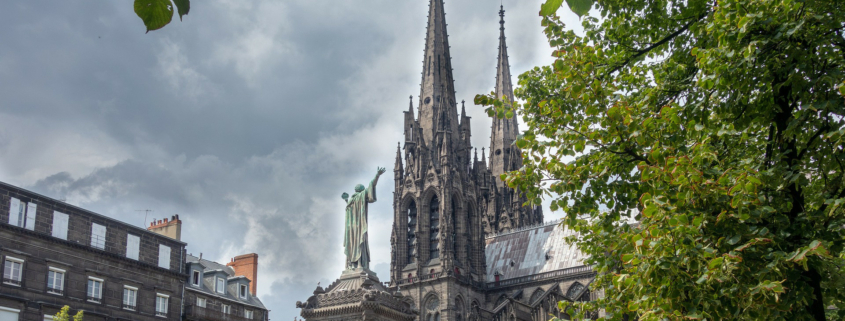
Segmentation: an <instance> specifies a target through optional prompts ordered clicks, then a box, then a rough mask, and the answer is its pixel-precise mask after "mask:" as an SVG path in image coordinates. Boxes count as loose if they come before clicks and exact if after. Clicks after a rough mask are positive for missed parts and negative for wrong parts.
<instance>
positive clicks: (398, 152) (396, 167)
mask: <svg viewBox="0 0 845 321" xmlns="http://www.w3.org/2000/svg"><path fill="white" fill-rule="evenodd" d="M399 146H400V143H396V164H394V166H393V170H394V171H395V172H397V173H399V176H398V177H402V150H401V149H400V147H399Z"/></svg>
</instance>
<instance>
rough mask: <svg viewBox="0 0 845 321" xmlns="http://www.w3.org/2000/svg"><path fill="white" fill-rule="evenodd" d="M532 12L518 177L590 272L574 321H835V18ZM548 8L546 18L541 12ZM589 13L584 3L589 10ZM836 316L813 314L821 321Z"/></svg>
mask: <svg viewBox="0 0 845 321" xmlns="http://www.w3.org/2000/svg"><path fill="white" fill-rule="evenodd" d="M560 5H562V1H556V0H548V1H547V2H546V4H544V6H543V8H541V13H544V14H545V15H544V17H543V20H542V23H543V26H544V27H545V33H546V36H547V37H548V40H549V43H550V44H551V45H552V47H554V48H555V49H556V50H555V51H554V54H553V55H554V57H556V60H555V62H554V63H553V64H552V65H551V66H543V67H536V68H534V69H533V70H530V71H528V72H526V73H524V74H522V75H520V77H519V88H518V89H517V90H516V96H517V97H518V98H520V99H521V100H523V101H524V103H523V104H519V103H514V104H513V105H511V103H510V102H507V101H501V100H496V99H495V97H494V96H492V95H479V96H476V104H481V105H484V106H487V111H488V113H489V114H490V115H491V116H498V117H501V116H502V115H505V114H509V113H512V112H517V113H519V114H521V115H522V118H523V120H524V121H525V123H526V125H527V127H528V129H527V130H526V131H525V133H524V134H523V135H522V136H520V138H519V139H518V141H517V142H516V144H517V145H518V146H519V147H520V148H522V151H523V158H524V167H523V168H522V169H521V170H519V171H516V172H512V173H508V174H506V175H503V179H505V180H506V181H507V182H508V185H510V186H511V187H519V188H520V190H522V191H525V192H526V193H527V195H528V197H529V199H530V202H533V203H539V202H540V201H541V199H542V198H551V199H552V201H551V209H552V210H553V211H554V210H557V209H561V210H563V211H564V212H565V218H564V221H563V223H562V224H565V225H566V226H568V227H570V228H572V229H574V230H576V231H578V232H579V234H580V237H579V238H577V239H573V240H572V241H575V242H576V243H577V245H578V247H579V248H580V249H581V250H582V251H583V252H584V253H586V254H588V255H589V256H590V258H589V260H588V261H587V262H586V263H587V264H590V265H592V266H593V267H594V269H595V270H596V271H597V273H598V276H597V277H596V280H595V281H594V282H593V284H592V287H594V288H595V289H596V290H598V291H599V292H600V293H603V295H602V298H601V299H599V300H597V301H593V302H588V303H580V302H579V303H565V302H564V303H562V306H563V307H564V308H567V309H568V310H567V311H568V312H569V313H571V314H573V316H574V317H576V318H579V317H580V318H583V317H584V315H585V313H587V312H588V311H604V312H605V314H604V316H603V317H602V319H606V320H622V319H623V317H626V316H627V317H633V316H636V317H638V318H639V319H640V320H824V319H825V314H827V315H828V316H829V318H830V319H831V320H842V319H845V302H843V298H844V297H845V278H843V276H845V274H843V272H845V260H843V253H845V252H843V246H845V239H844V238H843V236H845V233H844V232H843V229H842V227H843V226H844V225H845V208H843V207H845V206H843V203H845V177H843V174H845V149H843V146H845V138H843V137H845V120H843V116H845V74H843V66H845V38H843V31H845V2H843V1H834V0H817V1H800V0H718V1H717V0H687V1H665V0H658V1H645V0H597V1H596V2H595V7H594V8H595V9H596V10H597V12H598V14H599V15H600V16H601V18H596V17H591V16H586V17H584V18H582V19H583V20H582V24H583V26H584V36H578V35H576V34H575V33H574V32H572V31H571V30H567V29H566V28H565V26H564V24H563V23H562V22H561V21H560V20H559V19H558V18H557V17H556V16H554V12H555V11H556V8H557V7H559V6H560ZM547 6H553V7H554V8H553V9H549V8H547ZM591 6H592V3H591ZM831 306H832V307H835V308H836V309H830V310H829V309H827V307H831Z"/></svg>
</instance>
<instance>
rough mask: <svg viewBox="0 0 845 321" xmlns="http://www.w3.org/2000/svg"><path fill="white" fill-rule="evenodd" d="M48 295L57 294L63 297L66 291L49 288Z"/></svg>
mask: <svg viewBox="0 0 845 321" xmlns="http://www.w3.org/2000/svg"><path fill="white" fill-rule="evenodd" d="M47 293H50V294H57V295H63V294H65V291H64V290H62V289H56V288H47Z"/></svg>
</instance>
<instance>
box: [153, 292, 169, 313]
mask: <svg viewBox="0 0 845 321" xmlns="http://www.w3.org/2000/svg"><path fill="white" fill-rule="evenodd" d="M169 299H170V296H169V295H166V294H161V293H158V294H156V316H157V317H167V301H168V300H169Z"/></svg>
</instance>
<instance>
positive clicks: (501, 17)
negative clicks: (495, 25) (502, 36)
mask: <svg viewBox="0 0 845 321" xmlns="http://www.w3.org/2000/svg"><path fill="white" fill-rule="evenodd" d="M499 23H500V24H502V25H504V24H505V6H504V5H501V6H499Z"/></svg>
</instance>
